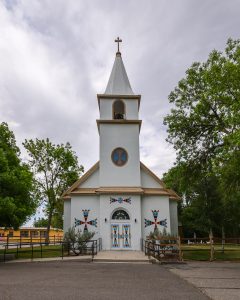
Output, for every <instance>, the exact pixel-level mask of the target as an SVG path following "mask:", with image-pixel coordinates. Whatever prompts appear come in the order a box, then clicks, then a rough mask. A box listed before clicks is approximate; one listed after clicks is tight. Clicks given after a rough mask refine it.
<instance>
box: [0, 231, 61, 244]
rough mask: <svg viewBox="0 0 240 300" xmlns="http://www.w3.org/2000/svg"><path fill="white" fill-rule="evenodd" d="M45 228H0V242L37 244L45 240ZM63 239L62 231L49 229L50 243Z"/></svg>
mask: <svg viewBox="0 0 240 300" xmlns="http://www.w3.org/2000/svg"><path fill="white" fill-rule="evenodd" d="M46 234H47V228H46V227H38V228H37V227H20V228H19V229H18V230H14V229H12V228H9V229H5V228H3V227H0V242H8V243H17V242H21V243H27V242H31V243H39V242H44V241H45V239H46ZM62 239H63V230H62V229H58V228H51V229H50V232H49V240H50V242H53V243H55V242H60V241H62Z"/></svg>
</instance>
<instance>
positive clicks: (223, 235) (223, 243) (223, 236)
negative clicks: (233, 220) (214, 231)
mask: <svg viewBox="0 0 240 300" xmlns="http://www.w3.org/2000/svg"><path fill="white" fill-rule="evenodd" d="M224 246H225V231H224V227H223V226H222V253H224Z"/></svg>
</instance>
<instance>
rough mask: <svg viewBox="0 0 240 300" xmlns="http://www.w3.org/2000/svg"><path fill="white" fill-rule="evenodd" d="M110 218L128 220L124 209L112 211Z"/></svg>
mask: <svg viewBox="0 0 240 300" xmlns="http://www.w3.org/2000/svg"><path fill="white" fill-rule="evenodd" d="M112 220H130V218H129V214H128V213H127V212H126V211H125V210H122V209H119V210H116V211H115V212H114V213H113V215H112Z"/></svg>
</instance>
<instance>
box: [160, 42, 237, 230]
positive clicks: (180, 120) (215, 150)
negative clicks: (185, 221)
mask: <svg viewBox="0 0 240 300" xmlns="http://www.w3.org/2000/svg"><path fill="white" fill-rule="evenodd" d="M239 82H240V40H232V39H229V40H228V41H227V45H226V48H225V50H224V52H219V51H217V50H214V51H212V52H211V53H210V55H209V57H208V59H207V61H206V62H203V63H200V62H195V63H193V64H192V66H191V67H190V68H189V69H188V70H187V71H186V77H185V78H183V79H182V80H180V82H179V83H178V86H177V87H176V88H175V89H174V91H172V92H171V93H170V95H169V101H170V103H172V104H173V105H174V108H173V109H172V110H171V113H170V114H169V115H167V116H166V117H165V119H164V123H165V124H166V125H168V141H169V142H170V143H172V144H173V145H174V148H175V149H176V151H177V165H179V164H181V163H184V164H187V165H188V166H189V167H191V168H192V170H195V171H194V172H193V173H196V174H197V177H195V180H193V182H192V183H191V181H190V180H189V184H193V185H192V187H191V188H192V189H193V190H194V191H195V192H196V194H197V195H198V194H199V195H201V192H202V191H204V193H205V196H204V194H203V195H202V196H201V197H200V198H199V197H198V201H197V202H196V201H193V200H190V201H189V202H190V206H189V207H188V210H185V211H189V212H190V213H189V215H188V217H189V216H190V215H193V214H194V213H195V211H196V210H197V209H198V210H200V211H203V208H204V207H207V209H208V208H209V207H212V209H213V208H214V207H215V209H214V211H212V213H213V214H214V215H215V216H216V215H218V212H217V211H218V207H219V208H221V213H222V215H221V216H220V215H219V222H216V221H214V219H215V217H212V218H210V219H211V220H210V219H209V214H208V211H206V212H207V214H204V213H203V216H205V217H206V218H205V219H204V223H205V224H208V226H209V225H210V224H212V225H211V226H213V227H214V226H215V225H216V226H217V227H220V226H225V227H226V226H227V227H228V228H234V227H235V228H240V226H239V224H240V222H239V221H238V220H239V219H240V211H239V209H236V207H238V205H239V204H240V196H239V193H240V185H239V180H240V177H239V165H240V155H239V153H240V88H239ZM183 176H185V175H184V173H183ZM191 178H192V174H191ZM186 179H187V177H186ZM209 187H211V189H209ZM199 188H200V189H199ZM213 191H214V192H213ZM206 196H207V197H206ZM213 198H214V199H213ZM204 199H205V200H204ZM200 200H204V203H205V204H206V205H205V206H203V205H202V204H203V203H202V204H201V205H199V207H197V204H199V203H201V201H200ZM213 203H216V204H217V203H218V206H217V205H213ZM195 208H196V209H195ZM215 213H216V214H215ZM209 220H210V221H209ZM197 221H198V220H196V221H195V223H197ZM218 229H219V228H217V229H216V228H215V230H218ZM235 231H236V230H235ZM232 232H233V231H232ZM238 232H239V231H238Z"/></svg>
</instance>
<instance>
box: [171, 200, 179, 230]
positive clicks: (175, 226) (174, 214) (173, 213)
mask: <svg viewBox="0 0 240 300" xmlns="http://www.w3.org/2000/svg"><path fill="white" fill-rule="evenodd" d="M169 207H170V218H171V233H172V234H173V235H176V236H177V235H178V211H177V201H176V200H169Z"/></svg>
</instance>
